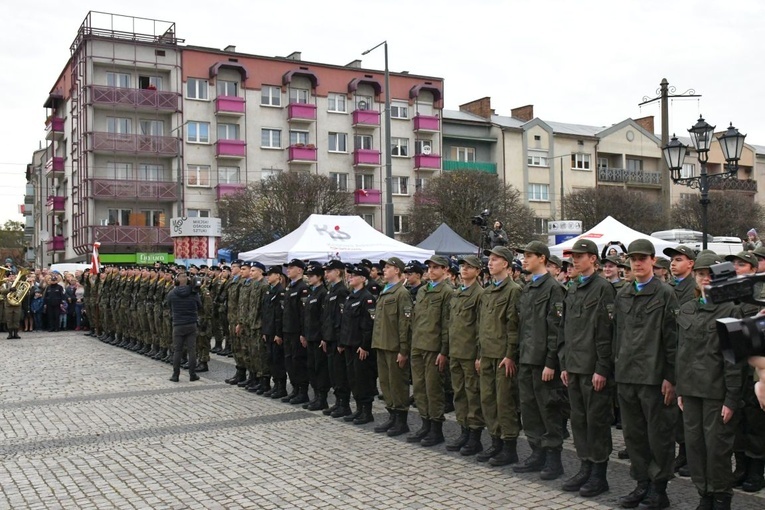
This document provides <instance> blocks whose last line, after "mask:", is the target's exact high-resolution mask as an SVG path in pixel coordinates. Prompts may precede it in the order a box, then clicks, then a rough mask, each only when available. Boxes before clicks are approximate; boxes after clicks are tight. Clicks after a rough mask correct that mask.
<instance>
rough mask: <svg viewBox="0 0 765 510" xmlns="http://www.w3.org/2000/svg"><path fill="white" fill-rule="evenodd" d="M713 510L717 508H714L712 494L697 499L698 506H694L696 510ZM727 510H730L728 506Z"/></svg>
mask: <svg viewBox="0 0 765 510" xmlns="http://www.w3.org/2000/svg"><path fill="white" fill-rule="evenodd" d="M715 508H717V507H715V497H714V494H706V495H704V496H701V497H700V498H699V504H698V505H696V510H714V509H715ZM728 508H730V506H729V507H728Z"/></svg>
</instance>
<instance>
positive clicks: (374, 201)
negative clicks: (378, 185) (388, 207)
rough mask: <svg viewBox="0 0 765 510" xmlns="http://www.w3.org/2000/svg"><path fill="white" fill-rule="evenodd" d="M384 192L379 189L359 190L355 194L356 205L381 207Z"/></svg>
mask: <svg viewBox="0 0 765 510" xmlns="http://www.w3.org/2000/svg"><path fill="white" fill-rule="evenodd" d="M381 196H382V192H381V191H380V190H379V189H357V190H356V191H354V192H353V202H354V203H355V204H356V205H380V203H381V198H380V197H381Z"/></svg>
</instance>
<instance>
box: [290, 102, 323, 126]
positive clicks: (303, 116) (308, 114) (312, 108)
mask: <svg viewBox="0 0 765 510" xmlns="http://www.w3.org/2000/svg"><path fill="white" fill-rule="evenodd" d="M287 120H289V121H290V122H316V105H315V104H305V103H290V104H289V105H288V106H287Z"/></svg>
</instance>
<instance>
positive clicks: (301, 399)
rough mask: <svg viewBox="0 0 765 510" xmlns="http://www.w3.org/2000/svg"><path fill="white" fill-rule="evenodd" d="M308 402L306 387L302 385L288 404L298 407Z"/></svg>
mask: <svg viewBox="0 0 765 510" xmlns="http://www.w3.org/2000/svg"><path fill="white" fill-rule="evenodd" d="M306 402H308V385H307V384H306V385H302V386H300V388H298V393H297V395H295V396H294V397H293V398H292V399H291V400H290V404H292V405H298V404H305V403H306Z"/></svg>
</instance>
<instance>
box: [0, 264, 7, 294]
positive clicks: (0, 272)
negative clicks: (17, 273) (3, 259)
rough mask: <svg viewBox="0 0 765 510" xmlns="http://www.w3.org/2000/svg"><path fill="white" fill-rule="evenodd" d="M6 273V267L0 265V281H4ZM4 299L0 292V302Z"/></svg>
mask: <svg viewBox="0 0 765 510" xmlns="http://www.w3.org/2000/svg"><path fill="white" fill-rule="evenodd" d="M6 274H8V268H7V267H3V266H0V282H3V281H5V275H6ZM2 301H5V296H4V295H3V294H0V302H2Z"/></svg>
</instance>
